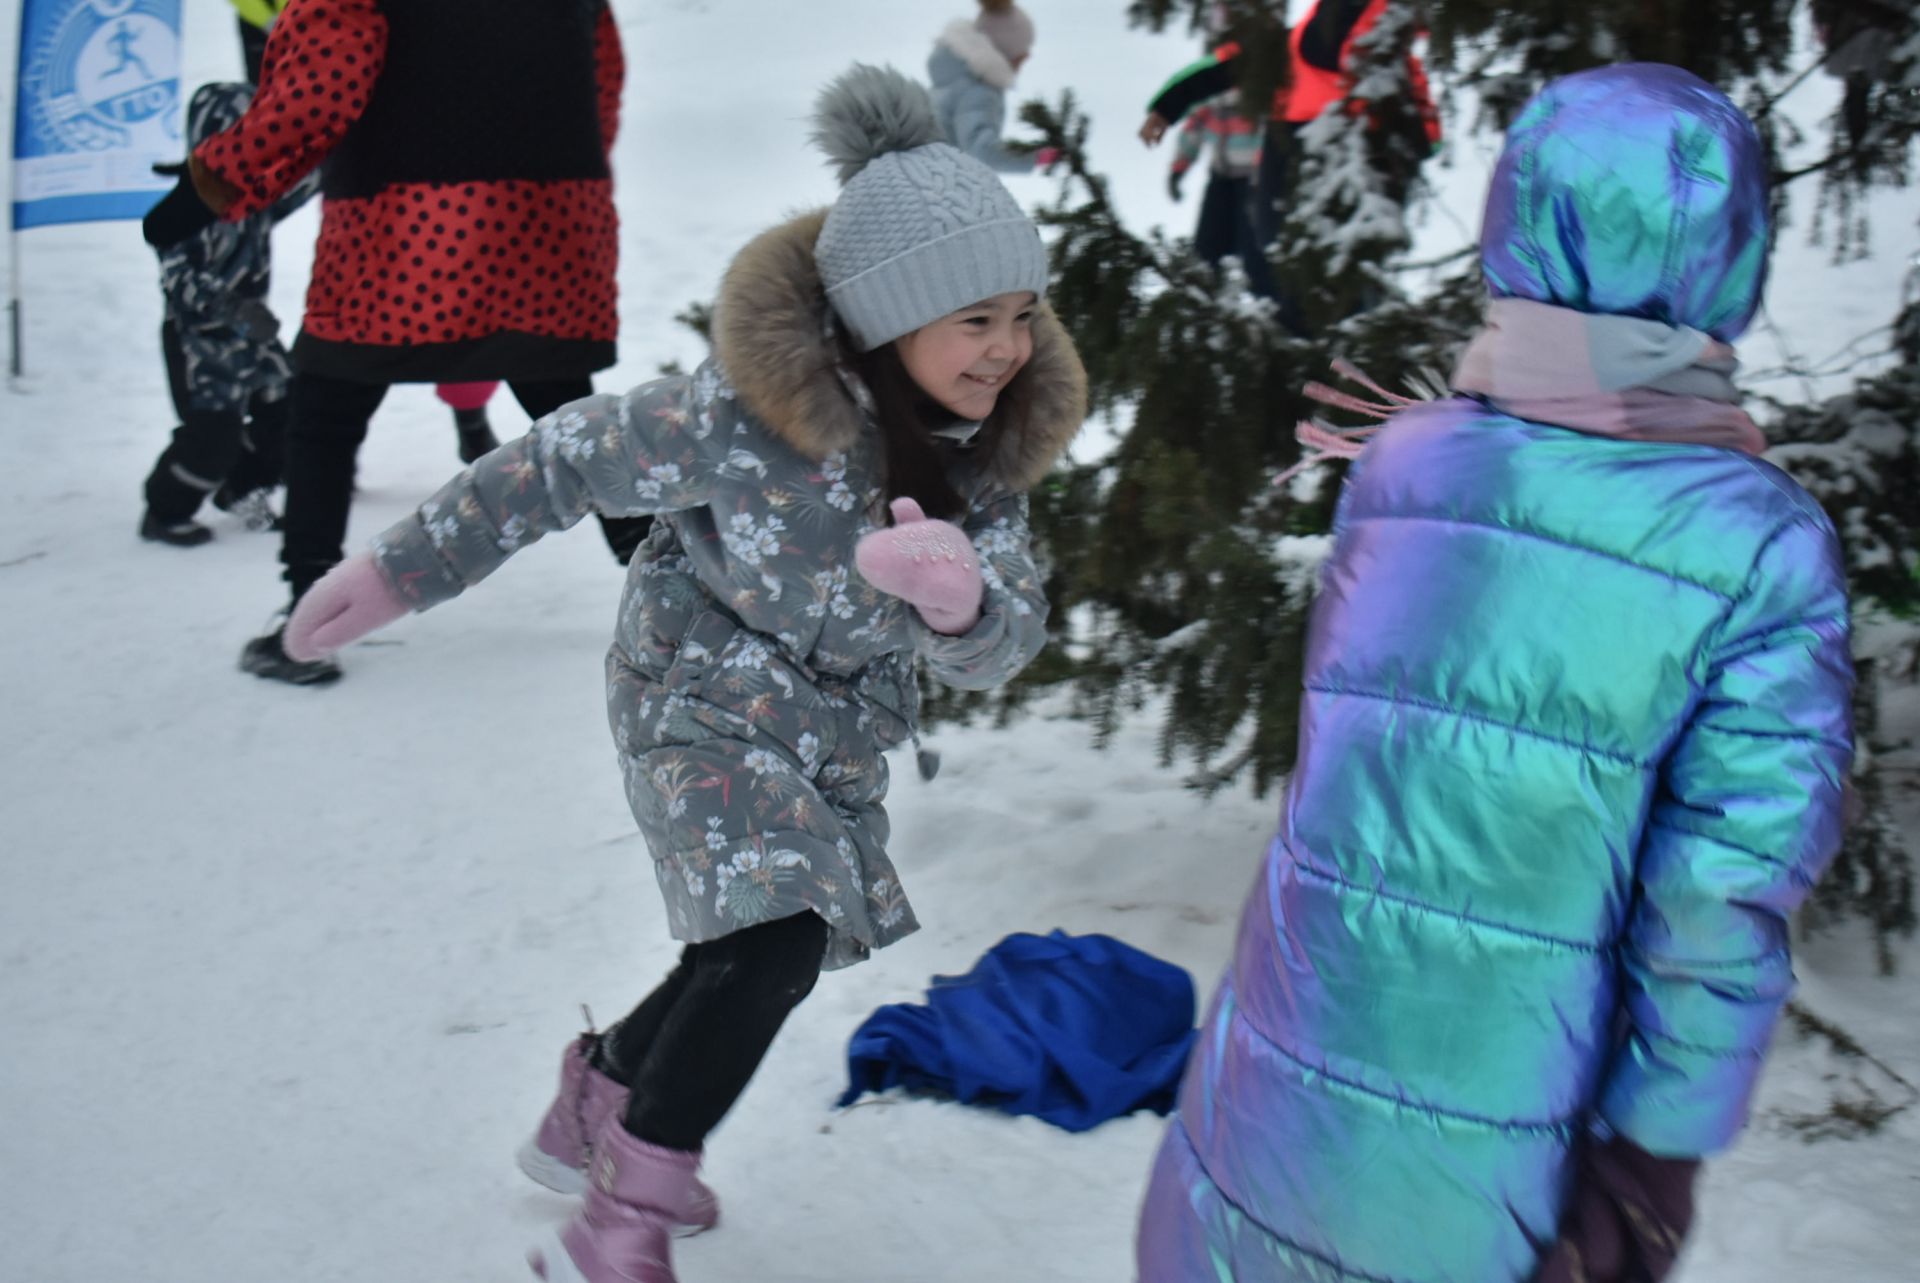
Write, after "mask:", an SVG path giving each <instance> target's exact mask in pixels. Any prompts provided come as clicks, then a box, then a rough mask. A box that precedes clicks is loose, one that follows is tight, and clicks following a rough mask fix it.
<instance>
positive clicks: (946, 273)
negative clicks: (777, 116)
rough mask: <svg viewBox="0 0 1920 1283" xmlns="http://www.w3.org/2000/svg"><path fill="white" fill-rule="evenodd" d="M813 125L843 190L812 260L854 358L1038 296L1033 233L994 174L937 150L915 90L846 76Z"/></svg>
mask: <svg viewBox="0 0 1920 1283" xmlns="http://www.w3.org/2000/svg"><path fill="white" fill-rule="evenodd" d="M813 122H814V128H813V140H814V142H816V143H818V144H819V145H820V149H821V150H822V151H824V152H826V154H827V158H828V159H829V160H830V161H832V162H833V164H834V166H835V167H836V169H837V170H838V172H839V176H840V182H841V184H842V190H841V192H840V199H839V200H837V201H835V202H834V204H833V208H832V209H831V210H830V211H828V213H827V221H826V223H825V225H824V226H822V227H821V229H820V239H819V240H818V241H816V242H815V243H814V247H813V259H814V262H815V264H816V265H817V266H818V267H819V269H820V279H821V280H822V282H824V283H825V285H826V287H827V300H828V302H830V303H832V304H833V310H834V312H835V314H836V315H838V316H839V318H840V320H841V322H842V323H843V324H844V325H845V326H846V327H847V329H848V331H849V332H850V333H851V334H852V337H853V340H854V345H855V346H856V347H857V348H859V349H860V350H861V351H862V352H870V351H872V350H873V349H874V348H877V347H879V346H880V345H881V344H882V343H889V342H892V341H893V340H894V339H897V338H899V337H900V336H901V335H902V334H906V333H909V332H911V331H913V330H917V329H919V328H920V327H921V326H923V325H925V324H927V323H928V322H930V321H937V320H939V319H940V318H941V317H943V316H945V315H947V314H948V313H949V312H957V311H959V310H960V309H961V308H963V307H966V306H967V305H968V304H970V303H978V302H979V301H980V300H982V299H987V298H992V297H993V296H994V295H996V294H1009V293H1013V292H1015V291H1020V290H1031V291H1033V293H1035V294H1044V293H1046V289H1047V251H1046V247H1045V246H1044V245H1042V244H1041V243H1040V232H1039V229H1037V228H1036V227H1034V225H1033V220H1032V219H1030V218H1028V217H1027V216H1026V214H1025V212H1023V211H1022V210H1021V208H1020V206H1019V205H1018V204H1017V203H1015V201H1014V199H1013V197H1012V196H1011V195H1009V194H1008V192H1007V189H1006V188H1005V187H1004V186H1003V185H1001V182H1000V180H999V179H998V178H997V177H995V176H994V173H993V171H992V170H990V169H988V168H987V167H986V166H985V165H983V164H981V163H980V162H979V161H977V160H975V159H974V158H973V157H971V156H969V155H967V154H966V153H965V152H962V151H960V150H959V149H958V148H955V147H950V146H948V145H947V144H946V143H944V142H940V141H939V138H940V126H939V125H938V124H937V123H935V121H934V116H933V100H932V99H930V98H929V97H928V96H927V91H926V90H925V89H924V88H922V87H921V86H920V85H919V84H918V83H916V82H915V81H912V80H909V79H908V78H907V77H905V76H903V75H901V74H900V73H899V72H897V71H895V70H893V69H892V68H891V67H868V66H862V65H859V64H856V65H855V66H854V67H853V69H852V70H851V71H848V72H846V73H845V74H844V75H841V76H840V77H838V78H837V79H835V80H834V81H833V83H831V84H829V85H828V86H827V87H826V88H825V89H824V90H822V91H821V93H820V100H819V102H818V103H817V104H815V107H814V114H813Z"/></svg>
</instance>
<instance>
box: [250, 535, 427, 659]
mask: <svg viewBox="0 0 1920 1283" xmlns="http://www.w3.org/2000/svg"><path fill="white" fill-rule="evenodd" d="M406 613H407V603H406V602H404V601H401V600H400V595H399V594H398V593H396V592H394V591H393V589H392V588H391V587H389V586H388V584H387V578H386V576H385V575H383V574H381V573H380V567H378V566H376V565H375V564H374V561H373V554H372V553H370V552H363V553H361V554H359V555H358V556H356V557H349V558H347V559H346V560H345V561H343V562H341V563H340V564H339V565H337V566H335V567H334V568H333V569H332V570H329V571H328V572H327V573H326V575H325V576H323V577H322V578H321V580H320V582H318V583H316V584H315V585H314V586H313V587H311V588H309V589H307V591H306V594H305V595H304V596H302V597H301V598H300V601H299V604H297V605H296V606H294V608H293V614H292V616H290V617H289V618H288V620H287V630H286V633H285V634H284V635H283V636H282V638H281V645H283V646H285V647H286V650H287V654H288V655H289V656H291V657H292V658H294V659H297V660H300V661H301V662H302V663H305V662H307V661H310V660H315V659H319V658H320V657H321V656H323V655H329V654H332V653H333V652H334V651H336V650H339V649H340V648H341V647H342V646H344V645H346V644H347V643H348V642H350V641H352V640H354V639H355V638H356V637H365V636H366V635H367V634H368V633H370V632H372V631H374V630H375V629H376V628H385V627H386V626H387V625H388V624H390V623H392V622H393V621H394V620H396V619H398V618H400V616H402V615H404V614H406Z"/></svg>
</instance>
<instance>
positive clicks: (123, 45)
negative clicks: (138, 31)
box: [100, 18, 155, 80]
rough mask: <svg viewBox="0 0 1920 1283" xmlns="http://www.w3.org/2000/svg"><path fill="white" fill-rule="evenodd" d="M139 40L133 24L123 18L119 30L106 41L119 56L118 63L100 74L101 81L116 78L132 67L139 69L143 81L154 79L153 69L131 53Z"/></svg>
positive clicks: (137, 55)
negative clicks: (111, 77) (109, 77)
mask: <svg viewBox="0 0 1920 1283" xmlns="http://www.w3.org/2000/svg"><path fill="white" fill-rule="evenodd" d="M139 39H140V37H139V36H137V35H135V34H134V30H133V24H131V23H129V22H128V21H127V20H126V19H125V18H122V19H121V20H120V27H119V29H118V30H116V31H115V32H114V33H113V35H112V37H111V38H110V39H108V41H107V43H108V44H110V45H112V46H113V51H114V53H116V54H118V55H119V57H120V61H119V62H117V63H115V64H114V65H113V66H111V67H108V68H107V69H106V71H105V72H103V73H101V76H100V78H101V79H102V80H105V79H106V78H107V77H108V76H117V75H119V74H120V73H121V72H123V71H126V70H128V69H130V68H132V67H138V68H140V75H141V77H142V78H143V79H145V80H153V79H155V76H154V74H153V68H151V67H149V66H147V64H146V63H145V62H144V61H142V60H141V58H140V55H139V54H137V53H135V52H134V51H133V46H134V45H135V43H137V42H138V41H139Z"/></svg>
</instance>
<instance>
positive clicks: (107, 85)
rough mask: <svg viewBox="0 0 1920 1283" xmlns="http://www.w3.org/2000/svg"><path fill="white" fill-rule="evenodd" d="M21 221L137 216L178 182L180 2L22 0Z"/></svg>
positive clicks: (17, 197)
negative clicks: (162, 172) (165, 171)
mask: <svg viewBox="0 0 1920 1283" xmlns="http://www.w3.org/2000/svg"><path fill="white" fill-rule="evenodd" d="M15 83H16V84H17V85H18V86H19V89H18V98H17V100H16V102H15V104H14V115H13V119H14V126H13V225H14V226H15V227H16V228H19V227H41V226H44V225H46V224H48V223H84V222H91V221H93V220H96V219H103V218H139V217H140V216H141V215H143V214H145V213H146V212H147V210H149V209H151V208H152V207H153V203H154V201H155V200H157V199H158V198H159V197H160V195H161V194H162V193H163V192H165V191H166V190H167V189H168V188H170V187H172V186H173V180H172V179H170V178H162V177H160V176H159V175H157V174H155V173H154V172H153V166H154V164H155V163H156V162H160V161H177V160H179V159H180V158H181V156H182V155H183V154H184V151H185V149H184V147H183V145H182V143H181V139H180V0H22V4H21V9H20V74H19V77H18V78H17V80H16V82H15Z"/></svg>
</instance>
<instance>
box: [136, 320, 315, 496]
mask: <svg viewBox="0 0 1920 1283" xmlns="http://www.w3.org/2000/svg"><path fill="white" fill-rule="evenodd" d="M160 351H161V354H162V355H163V356H164V357H165V358H166V363H167V390H168V391H169V392H170V393H172V395H173V412H174V413H175V414H177V415H179V416H180V426H179V427H177V428H175V429H174V430H173V441H172V443H171V444H170V445H168V446H167V448H166V449H165V450H163V451H162V452H161V454H160V458H159V459H158V461H156V462H155V463H154V465H153V472H152V473H151V474H150V475H149V476H148V477H147V507H148V508H149V509H150V510H151V511H152V512H153V515H154V516H156V517H158V518H160V519H161V520H162V521H185V520H186V519H187V518H188V517H191V516H192V515H193V514H194V513H195V512H196V511H198V510H199V507H200V501H201V500H202V499H205V498H206V497H207V496H208V495H209V494H211V493H212V492H213V491H214V490H215V489H217V488H219V487H220V486H221V485H222V484H224V485H225V486H226V488H227V491H228V493H230V494H233V495H235V496H239V495H243V494H246V493H247V492H248V491H251V490H259V489H261V488H262V487H267V486H277V485H279V484H280V465H281V458H282V452H283V447H284V438H285V436H286V431H287V398H286V397H284V396H283V397H281V398H279V399H278V400H274V401H268V400H265V399H263V398H262V397H260V396H259V395H255V396H254V397H253V398H252V400H250V401H247V402H243V403H242V404H241V405H238V406H235V407H234V408H233V409H231V410H203V409H201V408H199V407H198V406H196V405H194V404H193V398H192V392H191V390H190V389H189V388H188V386H187V358H186V353H185V352H184V351H182V350H181V347H180V331H179V329H178V327H176V326H175V325H174V323H173V322H172V321H163V322H161V324H160Z"/></svg>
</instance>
